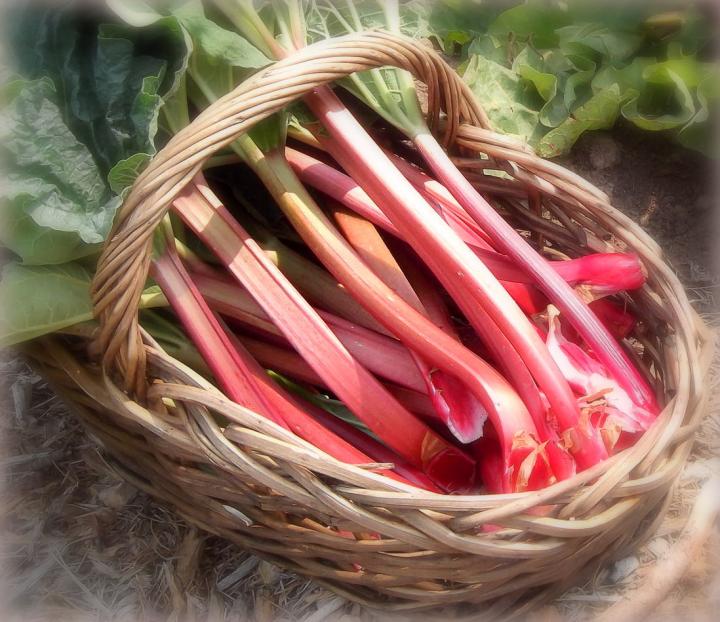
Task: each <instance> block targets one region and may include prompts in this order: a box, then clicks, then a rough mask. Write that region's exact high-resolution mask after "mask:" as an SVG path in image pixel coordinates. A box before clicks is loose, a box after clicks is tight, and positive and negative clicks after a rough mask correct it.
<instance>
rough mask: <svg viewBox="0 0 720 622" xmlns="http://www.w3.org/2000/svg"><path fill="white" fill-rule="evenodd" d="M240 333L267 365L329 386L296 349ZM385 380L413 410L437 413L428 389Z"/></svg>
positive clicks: (429, 414)
mask: <svg viewBox="0 0 720 622" xmlns="http://www.w3.org/2000/svg"><path fill="white" fill-rule="evenodd" d="M236 336H237V338H238V339H239V340H240V342H241V343H242V344H243V346H245V348H246V349H247V351H248V352H250V354H251V355H252V356H253V358H254V359H255V360H257V361H258V363H260V364H261V365H262V366H263V367H266V368H267V369H272V370H274V371H276V372H278V373H279V374H282V375H283V376H287V377H288V378H291V379H293V380H297V381H298V382H303V383H306V384H310V385H313V386H315V387H318V388H321V389H326V390H327V389H328V387H326V386H325V383H324V382H323V380H322V378H320V376H318V375H317V373H316V372H315V371H314V370H313V368H312V367H310V366H309V365H308V364H307V363H306V362H305V361H304V360H303V358H302V357H301V356H300V355H299V354H298V353H297V352H295V351H294V350H290V349H288V348H286V347H283V346H280V345H277V344H274V343H268V342H266V341H263V340H261V339H257V338H254V337H250V336H247V335H236ZM383 384H384V385H385V388H386V389H387V390H388V391H389V392H390V393H391V394H392V396H393V397H394V398H395V399H396V400H397V401H398V402H400V403H401V404H402V405H403V406H404V407H405V408H407V409H408V410H409V411H410V412H412V413H414V414H416V415H420V416H422V417H425V418H427V419H434V418H436V417H437V413H436V412H435V409H434V408H433V405H432V403H431V402H430V400H429V399H428V396H427V395H425V394H424V393H420V392H418V391H413V390H412V389H408V388H406V387H403V386H400V385H396V384H391V383H388V382H384V383H383Z"/></svg>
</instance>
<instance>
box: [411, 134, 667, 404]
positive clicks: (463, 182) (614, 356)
mask: <svg viewBox="0 0 720 622" xmlns="http://www.w3.org/2000/svg"><path fill="white" fill-rule="evenodd" d="M413 143H414V144H415V146H416V147H417V149H418V151H419V152H420V153H421V154H422V156H423V158H424V159H425V161H426V162H427V163H428V165H429V166H430V168H431V169H432V170H433V172H434V173H435V175H436V176H437V177H438V178H439V179H441V180H442V181H443V183H444V185H445V186H446V187H447V188H448V190H450V192H452V194H453V196H454V197H455V198H456V199H457V201H458V202H459V203H460V205H462V206H463V208H464V209H465V211H466V212H467V213H468V214H469V215H470V216H472V217H473V218H474V219H475V221H476V222H477V223H478V224H479V225H480V227H482V229H483V231H485V232H486V233H487V234H488V235H489V236H490V237H491V238H492V239H493V242H494V243H495V244H496V245H497V247H498V250H500V251H501V252H503V253H505V254H506V255H508V257H511V258H512V259H513V260H514V261H515V262H516V263H517V264H518V265H519V266H520V267H521V268H522V269H523V270H524V271H525V272H527V273H528V274H530V275H531V276H532V277H533V279H534V280H535V283H536V284H537V286H538V287H540V289H542V290H543V292H544V293H545V294H546V295H547V296H548V298H549V299H550V300H551V301H552V302H553V303H554V304H556V305H557V307H558V308H559V309H560V310H561V311H562V313H563V314H564V315H565V317H566V318H567V319H568V321H569V322H570V323H571V325H572V326H573V328H575V330H576V331H577V332H578V333H579V334H580V335H581V336H582V338H583V339H584V340H585V342H586V343H587V344H588V345H589V346H590V347H591V348H592V349H593V352H595V355H596V356H597V357H598V359H599V360H600V361H602V363H603V364H604V366H605V367H606V369H607V370H608V371H609V372H610V373H611V374H612V376H613V377H614V378H615V379H616V380H617V382H618V383H619V384H620V385H621V386H622V387H623V389H625V391H626V392H627V393H628V394H629V395H630V397H631V399H632V400H633V401H634V402H635V404H637V406H639V407H641V408H643V409H646V410H648V411H651V412H654V413H657V411H658V408H657V403H656V400H655V395H654V393H653V391H652V389H651V388H650V385H649V384H648V383H647V381H646V380H645V379H644V378H643V377H642V375H641V374H640V373H639V372H638V370H637V369H636V368H635V366H634V365H633V363H632V362H631V361H630V358H629V357H628V356H627V354H625V352H624V351H623V350H622V348H620V346H619V345H618V343H617V341H616V340H615V339H614V338H613V336H612V335H611V334H610V333H609V331H608V330H607V329H606V328H605V327H604V326H603V325H602V324H601V323H600V321H599V320H598V319H597V317H595V315H594V314H593V313H592V311H591V310H590V309H589V308H588V307H587V305H586V304H585V303H584V302H583V301H582V300H581V299H580V297H579V296H578V295H577V294H576V293H575V292H574V291H573V289H572V288H571V287H570V286H569V285H568V284H567V282H566V281H565V280H564V279H563V278H562V277H561V276H560V275H559V274H558V273H557V272H556V271H555V270H553V268H552V267H551V266H549V265H548V262H547V261H546V260H545V259H544V258H542V257H541V256H540V255H538V254H537V252H536V251H535V250H534V249H533V248H532V247H531V246H530V245H529V244H528V243H527V242H526V241H525V240H524V239H523V237H522V236H521V235H520V234H519V233H518V232H517V231H515V229H514V228H513V227H512V226H511V225H509V224H508V223H507V222H506V221H505V220H504V219H503V218H502V216H500V214H498V213H497V212H496V211H495V210H494V209H493V208H492V206H491V205H490V204H489V203H488V202H487V201H486V200H485V199H484V198H483V197H482V196H481V195H480V194H479V193H478V192H477V191H476V190H475V189H474V188H473V187H472V184H470V182H469V181H468V180H467V179H465V177H463V175H462V173H460V171H458V169H457V168H456V167H455V165H454V164H453V163H452V161H451V160H450V158H449V157H448V155H447V154H446V153H445V151H444V150H443V149H442V147H441V146H440V145H439V144H438V143H437V141H436V140H435V139H434V138H433V137H432V135H431V134H429V133H421V134H418V135H417V136H415V137H414V138H413Z"/></svg>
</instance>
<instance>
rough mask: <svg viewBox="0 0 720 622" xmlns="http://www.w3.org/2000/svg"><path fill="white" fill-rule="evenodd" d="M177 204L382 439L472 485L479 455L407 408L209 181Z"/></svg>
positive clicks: (449, 480) (444, 482) (445, 479)
mask: <svg viewBox="0 0 720 622" xmlns="http://www.w3.org/2000/svg"><path fill="white" fill-rule="evenodd" d="M174 208H175V210H176V211H177V212H178V214H179V215H180V216H181V217H182V218H183V220H184V221H185V223H186V224H187V225H188V226H189V227H190V229H191V230H192V231H193V232H194V233H195V234H196V235H197V236H198V237H199V238H200V239H201V240H202V241H203V242H204V243H205V244H206V245H207V246H208V247H209V248H210V249H211V250H212V251H213V252H214V253H215V254H216V255H217V256H218V258H219V259H220V260H221V261H222V262H223V263H224V264H225V265H226V266H227V268H228V270H229V271H230V272H231V274H233V276H234V277H235V278H236V279H237V280H238V281H239V282H240V284H241V285H243V286H244V287H245V288H247V290H248V291H249V292H250V294H251V295H252V296H253V298H255V300H256V301H257V302H258V304H260V306H261V307H262V308H263V310H264V311H265V313H267V315H268V316H269V317H270V318H271V319H272V320H273V322H275V324H276V325H277V326H278V328H280V330H281V331H282V332H283V334H284V335H285V337H286V338H287V340H288V341H289V342H290V343H291V344H292V345H293V347H294V348H295V349H296V350H297V351H298V352H299V353H300V354H301V355H302V357H303V358H304V359H305V360H306V361H307V362H308V363H309V364H310V366H311V367H313V369H314V370H315V371H316V372H317V373H318V375H320V377H321V378H322V379H323V380H324V381H325V382H326V383H327V385H328V386H329V387H330V388H331V389H332V391H333V392H334V393H335V394H336V395H337V396H338V397H339V398H340V399H341V400H342V401H343V402H345V404H346V405H347V407H348V408H349V409H350V410H351V411H352V412H353V413H354V414H355V415H356V416H357V417H358V418H359V419H360V420H361V421H363V422H364V423H365V424H366V425H367V426H368V427H369V428H370V429H371V430H372V431H373V432H374V433H375V434H377V436H378V437H379V438H381V439H382V440H383V441H384V442H386V443H387V445H388V446H389V447H390V448H391V449H393V450H394V451H396V452H397V453H398V454H400V455H401V456H402V457H404V458H405V459H406V460H408V462H410V463H411V464H413V465H414V466H416V467H418V468H421V469H423V471H425V473H427V475H428V476H429V477H430V478H431V479H432V480H433V481H435V482H436V483H437V484H438V485H439V486H441V487H442V488H443V489H444V490H447V491H454V490H467V489H469V488H470V487H471V486H472V483H473V477H474V464H473V461H472V459H470V458H469V457H468V456H467V455H466V454H464V453H463V452H462V451H460V450H459V449H458V448H456V447H454V446H452V445H450V444H449V443H448V442H447V441H445V440H444V439H442V438H441V437H440V436H438V435H437V434H436V433H434V432H433V431H432V430H430V429H429V428H428V427H427V426H425V425H424V424H423V423H421V422H420V421H419V420H418V419H416V418H415V417H414V416H413V415H412V414H410V413H409V412H408V411H407V410H405V409H404V408H403V407H402V406H401V405H400V404H399V403H398V402H397V401H396V400H395V399H394V398H393V397H392V396H391V395H390V394H389V393H388V392H387V390H386V389H385V388H384V387H383V386H382V385H381V384H380V383H379V382H378V381H377V379H376V378H375V377H374V376H373V375H372V374H371V373H370V372H368V371H367V370H366V369H365V368H364V367H363V366H362V365H360V364H359V363H358V362H357V361H356V360H355V359H354V357H352V355H351V354H350V353H349V352H348V351H347V349H346V348H345V347H344V346H343V345H342V344H341V343H340V341H339V340H338V339H337V337H336V336H335V334H334V333H333V332H332V331H331V330H330V328H329V327H328V326H327V324H325V322H323V320H322V319H321V318H320V316H318V314H317V313H315V311H314V310H313V308H312V307H311V306H310V305H309V304H308V303H307V301H305V299H303V298H302V296H300V294H299V293H298V292H297V290H296V289H295V288H294V287H293V286H292V284H291V283H290V282H289V281H288V280H287V279H286V278H285V277H284V276H283V275H282V273H281V272H280V271H279V270H278V268H277V267H276V266H275V265H274V264H273V263H272V262H271V261H270V260H269V259H268V258H267V257H266V256H265V253H264V252H263V251H262V249H261V248H260V247H259V246H258V245H257V244H256V243H255V242H254V241H253V240H252V238H251V237H250V236H249V235H248V234H247V232H246V231H245V230H244V229H243V228H242V227H241V226H240V225H239V224H238V223H237V222H236V221H235V220H234V219H233V218H232V216H231V215H230V214H229V212H228V211H227V210H226V209H225V207H224V206H223V205H222V204H221V203H220V201H219V200H218V199H217V198H216V197H215V196H214V195H213V194H212V192H211V190H210V189H209V188H208V187H207V185H206V184H205V183H204V182H203V180H201V179H196V181H195V182H194V183H192V184H189V185H188V187H187V188H186V189H185V190H184V191H183V193H182V194H181V195H180V196H179V197H177V198H176V200H175V201H174Z"/></svg>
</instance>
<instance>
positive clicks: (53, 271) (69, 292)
mask: <svg viewBox="0 0 720 622" xmlns="http://www.w3.org/2000/svg"><path fill="white" fill-rule="evenodd" d="M91 276H92V275H91V273H90V271H89V270H88V269H87V268H85V267H83V266H82V265H80V264H79V263H74V262H73V263H65V264H61V265H57V266H20V265H17V264H10V265H8V266H6V267H5V269H4V270H3V273H2V279H1V280H0V347H6V346H10V345H14V344H17V343H20V342H22V341H27V340H28V339H34V338H35V337H40V336H41V335H45V334H48V333H52V332H55V331H57V330H61V329H63V328H67V327H68V326H73V325H74V324H79V323H80V322H86V321H88V320H90V319H92V305H91V302H90V280H91Z"/></svg>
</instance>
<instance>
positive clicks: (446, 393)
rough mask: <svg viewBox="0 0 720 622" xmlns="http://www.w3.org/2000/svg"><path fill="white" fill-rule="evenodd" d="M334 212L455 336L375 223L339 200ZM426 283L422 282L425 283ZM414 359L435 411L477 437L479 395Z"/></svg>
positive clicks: (395, 282) (360, 247) (376, 262)
mask: <svg viewBox="0 0 720 622" xmlns="http://www.w3.org/2000/svg"><path fill="white" fill-rule="evenodd" d="M330 206H331V211H332V214H333V216H334V218H335V220H336V221H337V223H338V225H339V227H340V229H341V230H342V232H343V233H344V235H345V237H346V238H347V240H348V242H350V244H351V245H352V246H353V248H354V249H355V251H356V252H357V254H358V255H359V257H360V258H361V259H362V260H364V262H365V263H366V264H367V266H368V267H369V268H370V269H371V270H372V271H373V272H374V273H375V274H376V275H377V276H378V277H380V279H382V280H383V282H384V283H385V284H386V285H388V286H389V287H390V288H391V289H392V290H393V291H395V293H397V294H398V295H399V296H400V297H401V298H402V299H403V300H404V301H405V302H406V303H407V304H408V305H410V306H411V307H413V309H415V310H416V311H417V312H418V313H422V314H423V315H425V316H426V317H428V318H429V319H430V320H431V321H433V323H434V324H435V325H436V326H438V327H439V328H441V329H442V330H444V331H445V332H446V333H447V334H449V335H451V336H453V337H455V339H457V336H456V335H455V332H454V330H453V329H452V326H451V325H450V322H449V318H446V317H445V316H446V313H443V312H442V310H440V309H439V308H438V305H439V304H440V303H439V301H438V300H437V299H435V298H434V297H431V295H430V294H429V292H430V291H431V289H430V288H427V287H423V288H422V289H421V291H420V293H422V295H423V297H424V298H428V299H430V300H431V303H432V305H433V309H432V311H433V313H434V314H435V316H436V317H435V318H434V319H433V318H432V317H431V316H430V315H429V313H428V311H427V309H426V308H425V306H424V304H423V301H422V300H421V299H420V296H419V294H418V293H417V292H416V290H415V289H414V288H413V286H412V285H411V284H410V282H409V281H408V280H407V277H406V276H405V274H404V272H403V270H402V269H401V268H400V266H399V265H398V263H397V261H396V260H395V257H394V256H393V254H392V253H391V252H390V249H389V248H388V247H387V245H386V244H385V241H384V240H383V239H382V237H381V236H380V234H379V233H378V231H377V229H376V228H375V226H374V225H373V224H372V223H370V222H368V221H367V220H365V219H364V218H362V217H360V216H358V215H356V214H354V213H351V212H348V211H346V210H345V209H343V208H342V207H340V206H339V205H338V204H337V203H331V205H330ZM421 285H422V284H421ZM411 355H412V356H413V360H414V361H415V364H416V366H417V368H418V370H419V372H420V375H421V377H422V378H423V380H424V381H425V385H426V387H427V393H428V395H429V396H430V399H431V400H432V403H433V404H434V406H435V411H436V412H437V413H438V415H439V417H440V419H441V420H442V421H443V422H444V423H445V425H446V426H447V427H448V429H449V430H450V431H451V432H452V433H453V434H454V435H455V437H456V438H458V439H459V440H460V441H462V442H469V441H473V440H475V439H476V438H478V437H479V436H480V435H481V434H482V430H483V426H484V423H485V420H486V419H487V413H486V411H485V409H484V408H483V406H482V404H481V403H480V402H479V401H478V400H477V398H476V397H475V396H474V395H473V394H472V392H470V391H469V390H468V389H467V387H465V386H464V385H463V384H462V382H460V381H459V380H458V379H457V378H455V377H454V376H452V375H450V374H447V373H445V372H444V371H443V370H441V369H433V368H432V367H431V366H430V365H429V364H428V363H427V361H425V359H423V357H422V356H420V355H418V354H416V353H415V352H412V351H411Z"/></svg>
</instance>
